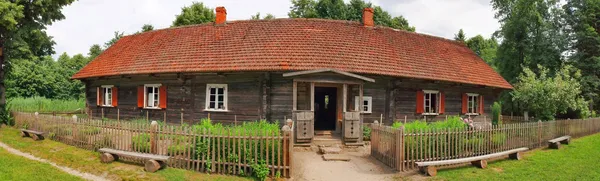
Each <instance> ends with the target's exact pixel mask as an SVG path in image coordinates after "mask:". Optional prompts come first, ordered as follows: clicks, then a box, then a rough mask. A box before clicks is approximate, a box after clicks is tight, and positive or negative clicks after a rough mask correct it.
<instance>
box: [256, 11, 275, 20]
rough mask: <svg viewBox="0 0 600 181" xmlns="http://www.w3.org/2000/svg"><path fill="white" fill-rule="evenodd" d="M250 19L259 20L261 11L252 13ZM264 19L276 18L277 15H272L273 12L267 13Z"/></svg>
mask: <svg viewBox="0 0 600 181" xmlns="http://www.w3.org/2000/svg"><path fill="white" fill-rule="evenodd" d="M250 19H253V20H259V19H260V12H257V13H256V14H255V15H252V16H251V17H250ZM263 19H275V16H274V15H272V14H270V13H267V15H266V16H265V17H264V18H263Z"/></svg>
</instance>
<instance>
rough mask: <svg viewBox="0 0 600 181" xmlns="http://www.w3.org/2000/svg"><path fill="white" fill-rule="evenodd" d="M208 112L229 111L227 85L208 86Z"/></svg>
mask: <svg viewBox="0 0 600 181" xmlns="http://www.w3.org/2000/svg"><path fill="white" fill-rule="evenodd" d="M206 110H210V111H227V84H207V85H206Z"/></svg>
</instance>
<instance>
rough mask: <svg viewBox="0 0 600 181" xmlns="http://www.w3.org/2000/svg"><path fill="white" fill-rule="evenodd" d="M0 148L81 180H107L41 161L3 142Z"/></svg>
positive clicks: (0, 143)
mask: <svg viewBox="0 0 600 181" xmlns="http://www.w3.org/2000/svg"><path fill="white" fill-rule="evenodd" d="M0 147H2V148H4V149H5V150H6V151H8V152H9V153H12V154H15V155H19V156H22V157H25V158H28V159H30V160H35V161H39V162H42V163H48V164H50V165H52V166H54V167H56V168H58V169H60V170H62V171H63V172H67V173H68V174H71V175H74V176H78V177H81V178H83V179H86V180H94V181H105V180H107V179H105V178H102V177H99V176H96V175H93V174H89V173H84V172H80V171H77V170H74V169H72V168H68V167H63V166H60V165H57V164H56V163H52V162H50V161H48V160H45V159H41V158H38V157H35V156H33V155H31V154H29V153H25V152H22V151H19V150H17V149H14V148H12V147H10V146H8V145H6V144H4V143H2V142H0Z"/></svg>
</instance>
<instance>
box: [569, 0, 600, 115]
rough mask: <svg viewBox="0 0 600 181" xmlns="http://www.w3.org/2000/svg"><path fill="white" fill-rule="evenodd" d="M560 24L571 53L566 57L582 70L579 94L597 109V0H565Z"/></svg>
mask: <svg viewBox="0 0 600 181" xmlns="http://www.w3.org/2000/svg"><path fill="white" fill-rule="evenodd" d="M563 9H564V11H565V21H566V24H567V25H568V26H563V27H564V31H565V32H570V33H569V40H570V41H571V44H570V47H569V48H570V49H571V51H572V54H571V55H570V57H569V59H570V61H571V62H572V63H573V65H574V66H575V67H577V68H578V69H580V70H581V74H582V77H581V90H582V95H583V96H584V97H585V98H586V99H587V100H589V101H591V102H592V103H593V105H594V107H595V110H600V109H599V108H600V106H595V105H599V104H600V95H599V94H598V93H599V92H600V72H599V71H598V70H600V23H598V19H600V1H599V0H567V3H566V4H565V5H564V7H563Z"/></svg>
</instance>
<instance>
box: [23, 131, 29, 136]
mask: <svg viewBox="0 0 600 181" xmlns="http://www.w3.org/2000/svg"><path fill="white" fill-rule="evenodd" d="M21 137H29V133H27V132H25V131H21Z"/></svg>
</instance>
